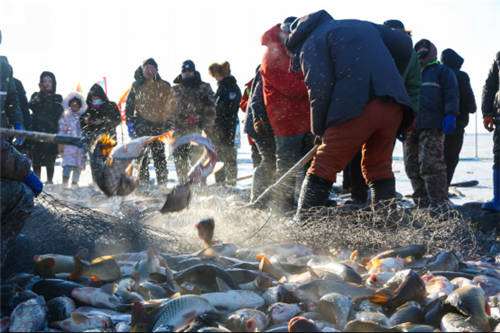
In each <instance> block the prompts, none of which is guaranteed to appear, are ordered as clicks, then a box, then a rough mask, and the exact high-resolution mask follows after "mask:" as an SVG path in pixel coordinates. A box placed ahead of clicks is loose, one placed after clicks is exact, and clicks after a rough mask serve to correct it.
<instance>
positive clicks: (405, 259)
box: [403, 256, 413, 264]
mask: <svg viewBox="0 0 500 333" xmlns="http://www.w3.org/2000/svg"><path fill="white" fill-rule="evenodd" d="M403 260H404V261H405V262H406V263H407V264H409V263H411V262H412V261H413V259H412V257H411V256H408V257H406V258H403Z"/></svg>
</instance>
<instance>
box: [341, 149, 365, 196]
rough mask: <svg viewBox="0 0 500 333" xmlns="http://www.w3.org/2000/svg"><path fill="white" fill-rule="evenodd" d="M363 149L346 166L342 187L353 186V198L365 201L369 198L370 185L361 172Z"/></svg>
mask: <svg viewBox="0 0 500 333" xmlns="http://www.w3.org/2000/svg"><path fill="white" fill-rule="evenodd" d="M361 156H362V154H361V150H359V151H358V152H357V153H356V155H355V156H354V158H353V159H352V160H351V162H349V164H348V165H347V166H346V167H345V168H344V171H343V172H344V180H343V182H342V187H345V188H351V197H352V199H353V200H356V201H358V202H362V203H365V202H366V200H367V199H368V185H366V180H365V179H364V178H363V172H361Z"/></svg>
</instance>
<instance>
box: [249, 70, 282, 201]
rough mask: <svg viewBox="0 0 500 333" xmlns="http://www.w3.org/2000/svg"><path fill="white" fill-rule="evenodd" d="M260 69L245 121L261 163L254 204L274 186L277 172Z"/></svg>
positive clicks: (254, 182) (254, 186)
mask: <svg viewBox="0 0 500 333" xmlns="http://www.w3.org/2000/svg"><path fill="white" fill-rule="evenodd" d="M259 69H260V66H259V67H258V68H257V70H256V74H255V77H254V79H253V80H252V81H251V82H252V83H251V85H250V92H249V94H250V96H249V99H248V105H247V108H246V110H247V119H246V121H245V131H246V132H247V133H248V135H249V136H250V137H252V138H253V140H254V141H255V144H254V146H255V147H256V148H257V153H258V154H259V156H260V160H259V163H258V164H257V165H256V166H255V168H254V172H253V178H252V192H251V194H250V201H251V202H254V201H255V200H256V199H257V198H258V197H259V196H260V195H261V194H262V192H264V190H265V189H266V188H268V187H269V186H270V185H271V184H272V182H273V181H274V174H275V171H276V144H275V142H274V133H273V129H272V128H271V124H270V123H269V118H268V117H267V112H266V105H265V103H264V91H263V87H262V75H261V74H260V71H259ZM261 202H263V201H261Z"/></svg>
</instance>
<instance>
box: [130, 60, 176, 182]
mask: <svg viewBox="0 0 500 333" xmlns="http://www.w3.org/2000/svg"><path fill="white" fill-rule="evenodd" d="M134 78H135V82H134V83H133V84H132V89H131V90H130V93H129V95H128V97H127V103H126V107H125V113H126V121H127V127H128V132H129V136H130V138H135V137H137V136H148V135H160V134H163V133H165V132H166V131H168V130H170V129H172V124H171V123H172V118H173V115H174V113H175V110H176V108H177V102H176V100H175V96H174V94H173V91H172V89H171V87H170V84H169V83H168V82H167V81H165V80H162V79H161V77H160V75H159V74H158V64H157V63H156V61H155V60H154V59H153V58H149V59H147V60H145V61H144V62H143V64H142V66H140V67H139V68H137V70H136V71H135V75H134ZM150 148H151V151H152V155H153V161H154V165H155V169H156V181H157V183H158V184H164V183H166V182H167V178H168V169H167V160H166V156H165V145H164V144H163V143H162V142H159V141H155V142H153V143H151V144H150ZM148 165H149V157H148V156H146V157H145V158H144V159H143V162H142V166H141V170H140V180H141V181H142V182H148V181H149V167H148Z"/></svg>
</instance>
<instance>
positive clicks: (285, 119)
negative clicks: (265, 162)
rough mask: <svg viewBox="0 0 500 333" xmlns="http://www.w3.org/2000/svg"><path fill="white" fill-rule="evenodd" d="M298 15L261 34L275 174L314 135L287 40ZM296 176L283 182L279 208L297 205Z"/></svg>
mask: <svg viewBox="0 0 500 333" xmlns="http://www.w3.org/2000/svg"><path fill="white" fill-rule="evenodd" d="M294 20H295V17H288V18H286V19H285V21H284V22H283V23H281V24H276V25H275V26H273V27H272V28H271V29H269V30H268V31H266V32H265V33H264V35H263V36H262V38H261V43H262V45H265V46H267V50H266V52H265V54H264V57H263V59H262V64H261V67H260V73H261V75H262V83H263V91H264V104H265V106H266V110H267V116H268V118H269V121H270V123H271V127H272V129H273V131H274V138H275V142H276V177H277V178H279V177H281V176H282V175H283V174H284V173H285V172H286V171H287V170H288V169H290V167H292V166H293V165H294V164H295V163H297V161H298V160H300V158H301V157H302V156H303V155H305V153H307V152H308V151H309V150H310V149H311V148H312V147H313V142H314V136H313V135H312V133H311V132H310V131H311V124H310V106H309V96H308V93H307V88H306V85H305V83H304V75H303V74H302V72H301V71H296V70H293V69H292V58H291V55H290V52H289V51H288V50H287V49H286V46H285V41H286V38H287V37H288V34H289V33H290V24H291V23H292V22H293V21H294ZM294 189H295V182H294V179H293V178H292V179H290V180H288V181H286V182H284V183H283V184H282V188H281V189H280V190H279V191H276V192H277V193H279V195H278V197H277V198H276V199H277V201H278V205H277V206H278V208H279V209H280V210H281V211H284V212H286V211H290V210H292V209H293V208H294V192H295V191H294Z"/></svg>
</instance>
